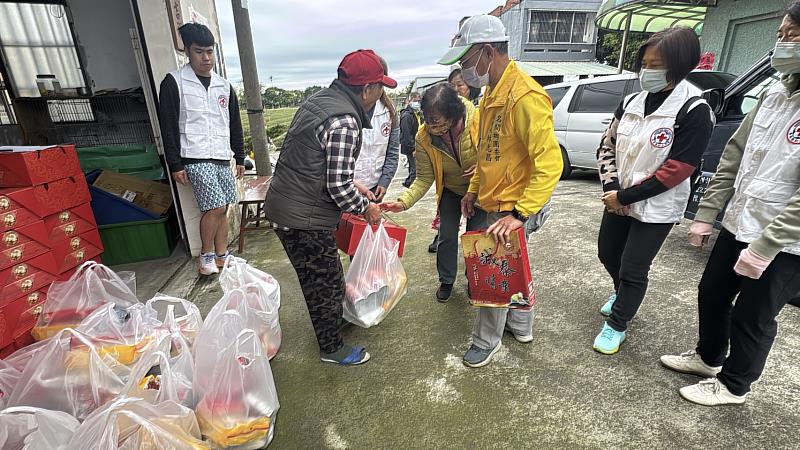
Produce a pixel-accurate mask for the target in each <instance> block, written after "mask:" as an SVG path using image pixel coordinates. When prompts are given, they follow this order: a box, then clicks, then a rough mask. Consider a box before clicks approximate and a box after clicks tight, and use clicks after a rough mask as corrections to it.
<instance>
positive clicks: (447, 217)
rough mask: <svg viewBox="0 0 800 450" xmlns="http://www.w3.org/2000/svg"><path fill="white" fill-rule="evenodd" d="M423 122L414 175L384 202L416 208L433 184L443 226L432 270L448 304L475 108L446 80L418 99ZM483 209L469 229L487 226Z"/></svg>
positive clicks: (398, 208) (470, 169) (473, 159)
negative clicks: (394, 198) (397, 195)
mask: <svg viewBox="0 0 800 450" xmlns="http://www.w3.org/2000/svg"><path fill="white" fill-rule="evenodd" d="M422 114H423V118H424V124H423V125H422V127H421V128H420V130H419V132H417V142H416V149H417V178H416V179H415V180H414V182H413V183H412V184H411V186H410V187H409V188H408V189H407V190H406V191H405V192H404V193H403V194H402V195H401V196H400V198H398V199H397V201H396V202H390V203H384V204H383V205H381V206H382V208H383V209H384V210H386V211H392V212H396V213H399V212H402V211H406V210H408V209H409V208H411V207H412V206H414V204H415V203H417V201H419V200H420V199H421V198H422V197H423V196H424V195H425V194H426V193H427V192H428V190H429V189H430V188H431V186H432V185H433V184H434V183H435V184H436V197H437V201H438V203H439V213H440V215H441V224H440V226H439V248H438V252H437V253H436V269H437V271H438V273H439V282H440V283H441V285H440V286H439V289H438V290H437V291H436V299H437V300H438V301H439V302H442V303H443V302H446V301H447V300H448V299H449V298H450V294H451V293H452V291H453V283H454V282H455V279H456V271H457V268H458V230H459V225H460V223H461V199H462V198H463V197H464V194H466V193H467V189H468V188H469V183H470V179H471V178H472V175H473V174H474V173H475V165H476V163H477V151H476V147H475V132H476V131H477V122H478V117H477V114H476V110H475V107H474V106H472V103H471V102H470V101H469V100H466V99H463V98H461V97H460V96H459V95H458V92H457V91H456V90H455V88H453V87H452V86H451V85H450V84H448V83H445V82H442V83H439V84H437V85H435V86H433V87H432V88H430V89H428V90H427V91H425V95H423V97H422ZM485 223H486V217H485V214H484V213H483V212H480V213H478V214H475V215H474V216H473V217H472V218H470V219H468V220H467V230H478V229H480V228H481V227H483V226H485Z"/></svg>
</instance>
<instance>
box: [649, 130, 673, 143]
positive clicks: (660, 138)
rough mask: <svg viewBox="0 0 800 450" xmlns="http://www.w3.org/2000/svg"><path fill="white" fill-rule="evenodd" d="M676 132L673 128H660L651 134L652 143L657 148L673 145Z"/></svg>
mask: <svg viewBox="0 0 800 450" xmlns="http://www.w3.org/2000/svg"><path fill="white" fill-rule="evenodd" d="M674 137H675V132H674V131H672V128H659V129H657V130H656V131H654V132H653V134H651V135H650V145H652V146H653V147H655V148H666V147H669V146H670V145H672V139H673V138H674Z"/></svg>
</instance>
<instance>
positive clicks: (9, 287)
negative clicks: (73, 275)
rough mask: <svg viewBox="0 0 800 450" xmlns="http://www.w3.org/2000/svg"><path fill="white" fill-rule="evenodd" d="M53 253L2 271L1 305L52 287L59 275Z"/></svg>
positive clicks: (0, 275)
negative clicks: (56, 275) (51, 284)
mask: <svg viewBox="0 0 800 450" xmlns="http://www.w3.org/2000/svg"><path fill="white" fill-rule="evenodd" d="M56 271H57V267H56V265H55V259H54V258H53V254H52V253H51V252H49V251H48V252H47V253H45V254H43V255H39V256H37V257H35V258H32V259H30V260H28V261H25V262H23V263H20V264H16V265H14V266H11V267H9V268H7V269H4V270H0V304H2V303H3V302H8V301H11V300H15V299H18V298H20V297H24V296H27V295H30V294H31V293H33V292H36V291H37V290H39V289H42V288H44V289H45V290H47V288H48V287H49V286H50V283H52V282H53V281H54V280H55V279H56V277H55V275H53V274H54V273H57V272H56Z"/></svg>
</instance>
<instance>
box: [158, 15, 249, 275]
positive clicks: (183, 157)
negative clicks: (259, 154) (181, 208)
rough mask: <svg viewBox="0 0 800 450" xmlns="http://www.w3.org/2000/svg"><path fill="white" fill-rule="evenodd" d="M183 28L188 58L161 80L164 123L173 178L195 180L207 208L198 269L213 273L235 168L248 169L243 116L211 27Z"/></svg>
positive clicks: (223, 252) (224, 244)
mask: <svg viewBox="0 0 800 450" xmlns="http://www.w3.org/2000/svg"><path fill="white" fill-rule="evenodd" d="M178 31H179V32H180V34H181V39H183V45H184V47H185V49H186V56H187V57H188V58H189V62H188V63H187V64H186V65H184V66H183V67H181V68H180V69H178V70H174V71H172V72H170V73H169V74H167V76H165V77H164V80H163V81H162V82H161V88H160V90H159V97H158V116H159V124H160V126H161V136H162V139H163V142H164V157H165V158H166V160H167V166H168V167H169V170H170V172H171V173H172V179H173V180H175V182H177V183H180V184H182V185H184V186H186V185H191V187H192V191H193V192H194V195H195V198H196V199H197V206H198V207H199V208H200V212H201V213H202V215H201V216H200V242H201V248H200V256H199V258H198V259H197V270H198V272H199V273H200V274H201V275H212V274H216V273H219V268H220V267H222V265H223V264H224V261H225V257H227V256H228V250H227V248H228V221H227V211H228V205H235V204H236V203H237V199H236V181H235V180H234V174H235V176H236V178H241V177H242V176H243V175H244V159H245V153H244V137H243V133H242V122H241V117H240V116H239V104H238V102H237V99H236V92H235V91H234V89H233V86H231V84H230V82H228V80H226V79H224V78H222V77H220V76H219V75H217V74H216V73H215V72H214V35H213V34H212V33H211V30H209V29H208V27H206V26H205V25H201V24H197V23H187V24H185V25H183V26H181V27H180V28H179V29H178ZM231 156H233V158H234V160H235V167H234V168H231Z"/></svg>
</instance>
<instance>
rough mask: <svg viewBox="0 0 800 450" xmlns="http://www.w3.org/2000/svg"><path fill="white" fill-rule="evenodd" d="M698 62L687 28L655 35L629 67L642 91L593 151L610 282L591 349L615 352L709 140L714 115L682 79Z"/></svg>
mask: <svg viewBox="0 0 800 450" xmlns="http://www.w3.org/2000/svg"><path fill="white" fill-rule="evenodd" d="M699 60H700V41H699V40H698V39H697V35H696V34H695V33H694V31H692V30H690V29H688V28H669V29H666V30H664V31H661V32H658V33H656V34H654V35H653V36H652V37H651V38H650V39H649V40H648V41H647V42H645V43H644V44H643V45H642V46H641V47H640V48H639V51H638V53H637V56H636V61H635V67H636V70H637V72H639V80H640V82H641V85H642V91H641V92H639V93H638V94H634V95H631V96H629V97H628V98H626V99H625V100H623V102H622V103H621V104H620V105H619V107H618V108H617V111H616V113H615V114H614V119H613V120H612V122H611V124H610V125H609V127H608V129H607V130H606V132H605V134H604V136H603V139H602V142H601V144H600V147H599V148H598V151H597V157H598V167H599V173H600V181H601V182H602V185H603V197H602V200H603V203H604V204H605V211H604V212H603V219H602V222H601V224H600V232H599V236H598V238H597V247H598V256H599V259H600V262H601V263H602V264H603V266H604V267H605V269H606V270H607V271H608V274H609V275H610V276H611V279H612V281H613V283H614V293H612V294H611V296H609V298H608V300H607V301H606V302H605V303H604V304H603V305H602V306H601V308H600V313H601V314H602V315H604V316H608V320H607V321H606V322H605V323H604V324H603V327H602V329H601V330H600V333H599V334H598V335H597V337H596V338H595V340H594V345H593V348H594V349H595V350H596V351H598V352H600V353H603V354H607V355H611V354H614V353H616V352H617V351H619V346H620V344H621V343H622V342H623V341H624V340H625V338H626V330H627V329H628V324H629V323H630V321H631V320H633V317H634V316H635V315H636V312H637V311H638V310H639V307H640V306H641V304H642V301H643V300H644V297H645V293H646V292H647V284H648V273H649V272H650V266H651V265H652V263H653V259H655V257H656V255H657V254H658V252H659V250H661V246H662V245H663V244H664V241H665V240H666V238H667V235H669V232H670V230H672V227H673V225H675V224H676V223H678V222H680V220H681V218H682V217H683V212H684V210H685V209H686V204H687V203H688V202H689V195H690V193H691V182H690V180H689V177H690V176H691V175H692V174H693V173H694V172H695V170H696V169H697V166H698V165H699V164H700V160H701V158H702V156H703V152H704V151H705V149H706V146H707V145H708V141H709V139H710V138H711V131H712V130H713V128H714V116H713V114H712V112H711V108H710V107H709V106H708V104H707V103H706V102H705V101H703V100H702V99H700V98H699V97H696V96H695V94H694V93H693V91H692V88H691V87H690V85H689V83H688V82H686V81H684V79H685V78H686V76H687V75H688V74H689V73H690V72H691V71H692V69H694V67H695V66H697V62H698V61H699Z"/></svg>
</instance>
